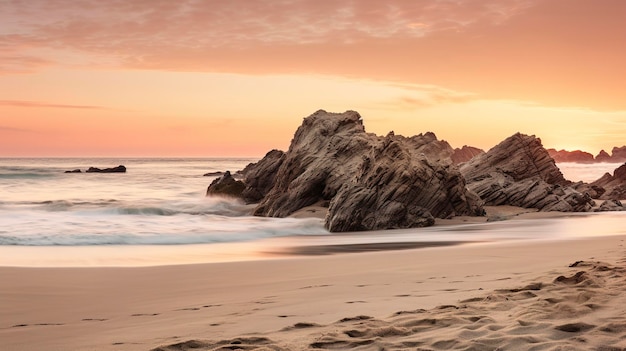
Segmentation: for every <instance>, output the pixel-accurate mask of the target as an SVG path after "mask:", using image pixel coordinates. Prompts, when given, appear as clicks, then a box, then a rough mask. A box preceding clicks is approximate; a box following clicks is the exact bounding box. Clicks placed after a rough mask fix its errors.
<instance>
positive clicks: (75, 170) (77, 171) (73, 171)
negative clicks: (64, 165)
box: [63, 168, 82, 173]
mask: <svg viewBox="0 0 626 351" xmlns="http://www.w3.org/2000/svg"><path fill="white" fill-rule="evenodd" d="M63 173H82V171H81V170H80V169H78V168H76V169H73V170H71V171H65V172H63Z"/></svg>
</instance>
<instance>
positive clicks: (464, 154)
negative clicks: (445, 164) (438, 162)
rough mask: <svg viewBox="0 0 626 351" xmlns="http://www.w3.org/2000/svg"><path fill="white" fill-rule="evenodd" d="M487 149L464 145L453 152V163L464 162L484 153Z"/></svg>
mask: <svg viewBox="0 0 626 351" xmlns="http://www.w3.org/2000/svg"><path fill="white" fill-rule="evenodd" d="M484 153H485V151H484V150H482V149H479V148H477V147H473V146H467V145H464V146H463V147H462V148H460V149H459V148H456V149H454V153H453V154H452V156H451V158H452V163H454V164H455V165H458V164H460V163H463V162H467V161H469V160H471V159H472V158H474V157H475V156H478V155H482V154H484Z"/></svg>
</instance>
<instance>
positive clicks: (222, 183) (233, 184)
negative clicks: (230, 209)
mask: <svg viewBox="0 0 626 351" xmlns="http://www.w3.org/2000/svg"><path fill="white" fill-rule="evenodd" d="M245 187H246V186H245V185H244V184H243V182H242V181H240V180H235V178H233V176H232V175H231V174H230V172H229V171H226V172H224V175H223V176H221V177H219V178H217V179H215V180H213V182H211V184H210V185H209V187H208V188H207V190H206V195H207V196H216V195H217V196H229V197H242V196H241V193H242V192H243V190H244V188H245Z"/></svg>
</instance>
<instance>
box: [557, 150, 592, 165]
mask: <svg viewBox="0 0 626 351" xmlns="http://www.w3.org/2000/svg"><path fill="white" fill-rule="evenodd" d="M547 151H548V154H549V155H550V157H552V158H553V159H554V162H556V163H560V162H575V163H594V162H595V159H594V157H593V155H592V154H590V153H588V152H585V151H580V150H574V151H567V150H559V151H557V150H555V149H548V150H547Z"/></svg>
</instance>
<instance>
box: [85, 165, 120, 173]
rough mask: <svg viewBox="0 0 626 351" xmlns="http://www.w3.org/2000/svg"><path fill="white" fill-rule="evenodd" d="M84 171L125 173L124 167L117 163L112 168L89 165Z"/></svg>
mask: <svg viewBox="0 0 626 351" xmlns="http://www.w3.org/2000/svg"><path fill="white" fill-rule="evenodd" d="M85 172H87V173H126V167H124V166H122V165H119V166H117V167H113V168H96V167H89V169H87V170H86V171H85Z"/></svg>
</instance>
